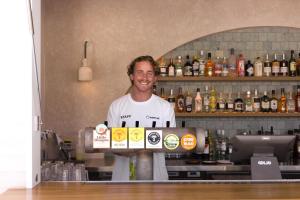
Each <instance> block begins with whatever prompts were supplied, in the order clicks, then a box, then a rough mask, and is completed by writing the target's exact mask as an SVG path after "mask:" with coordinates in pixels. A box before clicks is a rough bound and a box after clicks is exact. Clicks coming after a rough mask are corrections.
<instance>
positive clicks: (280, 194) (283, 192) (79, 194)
mask: <svg viewBox="0 0 300 200" xmlns="http://www.w3.org/2000/svg"><path fill="white" fill-rule="evenodd" d="M299 187H300V184H299V183H273V184H271V183H268V184H266V183H264V184H262V183H259V184H250V183H243V184H237V183H235V184H224V183H219V184H215V183H209V184H205V183H171V184H170V183H168V184H161V183H159V184H152V183H148V184H143V183H140V184H135V183H133V184H129V183H128V184H98V183H95V184H84V183H42V184H40V185H38V186H37V187H35V188H34V189H31V190H30V189H28V190H25V189H11V190H8V191H7V192H5V193H4V194H3V195H0V199H3V200H4V199H5V200H15V199H16V200H20V199H27V198H28V199H33V200H34V199H43V200H54V199H72V200H76V199H89V200H90V199H97V200H101V199H110V200H119V199H130V200H131V199H143V200H148V199H149V200H150V199H166V200H167V199H170V200H176V199H180V200H182V199H296V198H300V191H299Z"/></svg>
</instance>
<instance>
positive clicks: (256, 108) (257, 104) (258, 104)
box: [252, 89, 261, 112]
mask: <svg viewBox="0 0 300 200" xmlns="http://www.w3.org/2000/svg"><path fill="white" fill-rule="evenodd" d="M252 102H253V111H254V112H260V109H261V102H260V98H259V96H258V92H257V89H255V90H254V97H253V100H252Z"/></svg>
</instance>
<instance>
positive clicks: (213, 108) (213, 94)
mask: <svg viewBox="0 0 300 200" xmlns="http://www.w3.org/2000/svg"><path fill="white" fill-rule="evenodd" d="M209 110H210V112H216V110H217V97H216V90H215V87H214V86H212V88H211V91H210V97H209Z"/></svg>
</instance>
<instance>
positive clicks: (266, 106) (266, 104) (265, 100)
mask: <svg viewBox="0 0 300 200" xmlns="http://www.w3.org/2000/svg"><path fill="white" fill-rule="evenodd" d="M261 111H262V112H269V111H270V99H269V97H268V93H267V91H264V96H262V98H261Z"/></svg>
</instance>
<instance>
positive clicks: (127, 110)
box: [107, 94, 176, 127]
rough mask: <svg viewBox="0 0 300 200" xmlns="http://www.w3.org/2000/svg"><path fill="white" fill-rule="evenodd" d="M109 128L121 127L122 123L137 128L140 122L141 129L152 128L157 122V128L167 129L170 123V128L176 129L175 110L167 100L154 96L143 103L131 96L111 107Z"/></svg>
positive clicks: (117, 100) (121, 98)
mask: <svg viewBox="0 0 300 200" xmlns="http://www.w3.org/2000/svg"><path fill="white" fill-rule="evenodd" d="M107 121H108V126H109V127H121V125H122V121H125V122H126V125H125V126H126V127H135V122H136V121H139V127H152V123H153V121H156V127H166V123H167V121H170V127H176V121H175V114H174V109H173V108H172V107H171V105H170V103H169V102H167V101H166V100H164V99H162V98H160V97H158V96H156V95H154V94H153V95H152V96H151V98H150V99H148V100H147V101H143V102H137V101H134V100H133V99H132V97H131V95H130V94H127V95H125V96H122V97H120V98H118V99H116V100H115V101H114V102H113V103H112V104H111V105H110V107H109V111H108V116H107Z"/></svg>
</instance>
